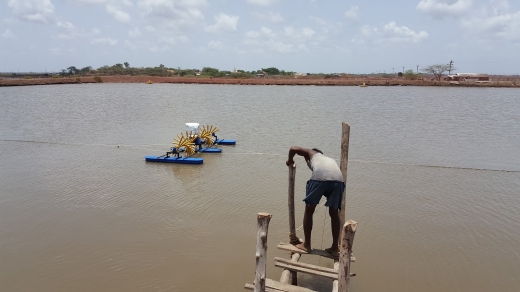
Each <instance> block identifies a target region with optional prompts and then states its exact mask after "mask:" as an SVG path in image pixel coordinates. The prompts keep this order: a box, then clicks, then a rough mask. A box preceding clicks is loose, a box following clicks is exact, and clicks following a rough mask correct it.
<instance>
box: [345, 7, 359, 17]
mask: <svg viewBox="0 0 520 292" xmlns="http://www.w3.org/2000/svg"><path fill="white" fill-rule="evenodd" d="M345 17H346V18H347V19H350V20H356V19H358V18H359V7H358V6H352V7H350V9H349V10H347V11H345Z"/></svg>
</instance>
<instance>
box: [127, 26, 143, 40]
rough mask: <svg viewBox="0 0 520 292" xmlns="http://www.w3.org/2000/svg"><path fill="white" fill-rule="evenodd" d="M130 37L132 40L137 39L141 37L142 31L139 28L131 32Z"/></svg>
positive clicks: (129, 32)
mask: <svg viewBox="0 0 520 292" xmlns="http://www.w3.org/2000/svg"><path fill="white" fill-rule="evenodd" d="M128 35H129V36H130V37H132V38H137V37H140V36H141V31H140V30H139V28H137V27H136V28H135V29H133V30H129V31H128Z"/></svg>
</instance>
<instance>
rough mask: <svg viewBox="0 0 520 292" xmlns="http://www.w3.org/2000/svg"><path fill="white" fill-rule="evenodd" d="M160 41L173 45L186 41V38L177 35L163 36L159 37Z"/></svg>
mask: <svg viewBox="0 0 520 292" xmlns="http://www.w3.org/2000/svg"><path fill="white" fill-rule="evenodd" d="M160 41H161V43H165V44H168V45H171V46H175V45H177V44H183V43H187V42H188V38H187V37H185V36H178V37H172V36H164V37H161V39H160Z"/></svg>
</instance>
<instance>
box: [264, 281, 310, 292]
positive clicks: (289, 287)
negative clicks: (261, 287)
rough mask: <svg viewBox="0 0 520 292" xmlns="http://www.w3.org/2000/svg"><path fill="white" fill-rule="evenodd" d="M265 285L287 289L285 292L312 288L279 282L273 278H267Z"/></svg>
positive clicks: (299, 291)
mask: <svg viewBox="0 0 520 292" xmlns="http://www.w3.org/2000/svg"><path fill="white" fill-rule="evenodd" d="M266 285H267V286H269V288H273V289H278V290H280V291H287V292H312V291H314V290H311V289H308V288H304V287H299V286H294V285H290V284H285V283H281V282H278V281H275V280H271V279H267V282H266Z"/></svg>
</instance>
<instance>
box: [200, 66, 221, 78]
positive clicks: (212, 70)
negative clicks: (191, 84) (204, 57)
mask: <svg viewBox="0 0 520 292" xmlns="http://www.w3.org/2000/svg"><path fill="white" fill-rule="evenodd" d="M202 74H203V75H209V76H216V75H217V74H218V69H217V68H211V67H204V68H202Z"/></svg>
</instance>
